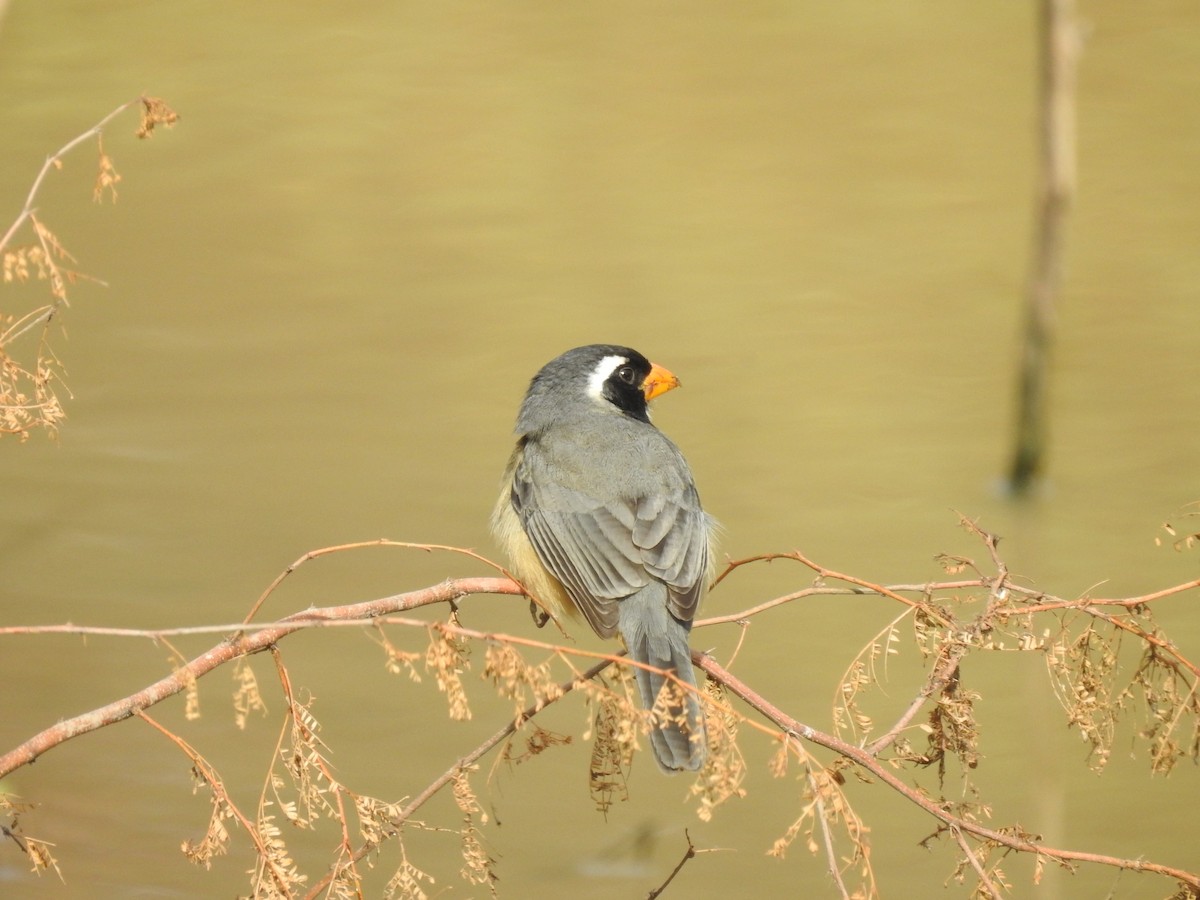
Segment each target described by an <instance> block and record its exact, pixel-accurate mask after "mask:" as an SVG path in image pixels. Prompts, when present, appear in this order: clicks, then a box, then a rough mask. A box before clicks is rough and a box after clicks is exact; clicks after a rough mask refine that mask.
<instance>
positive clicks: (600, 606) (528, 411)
mask: <svg viewBox="0 0 1200 900" xmlns="http://www.w3.org/2000/svg"><path fill="white" fill-rule="evenodd" d="M678 385H679V379H678V378H676V377H675V376H674V375H672V374H671V373H670V372H668V371H667V370H666V369H664V368H662V367H661V366H658V365H655V364H653V363H651V362H650V361H649V360H647V359H646V357H644V356H642V354H640V353H638V352H637V351H636V350H631V349H630V348H628V347H619V346H613V345H610V344H593V345H590V346H587V347H577V348H575V349H574V350H568V351H567V352H566V353H564V354H562V356H559V357H558V358H556V359H553V360H551V361H550V362H549V363H547V364H546V365H545V366H544V367H543V368H542V370H541V371H540V372H538V373H537V375H535V376H534V378H533V381H532V382H530V385H529V390H528V392H527V393H526V394H525V400H524V402H523V403H522V404H521V411H520V413H519V414H518V416H517V427H516V432H517V435H518V440H517V447H516V450H514V451H513V455H512V458H511V459H510V460H509V464H508V469H507V471H506V473H505V476H504V483H503V486H502V489H501V492H500V499H499V501H498V502H497V504H496V509H495V512H494V514H493V516H492V530H493V532H494V534H495V535H496V538H497V541H498V542H499V543H500V545H501V546H502V547H503V549H504V550H505V552H506V553H507V554H508V556H509V559H510V560H511V563H512V570H513V574H515V575H516V576H517V578H519V579H520V580H521V581H522V582H523V583H524V584H525V585H526V587H528V588H529V589H530V591H531V592H532V593H533V594H534V595H535V596H536V597H538V598H540V599H542V600H544V601H547V602H548V603H550V604H552V605H554V606H556V607H558V610H556V612H557V611H559V610H561V611H565V612H577V613H581V614H582V615H583V617H584V618H585V619H587V621H588V624H589V625H591V626H592V629H593V630H594V631H595V632H596V634H598V635H600V636H601V637H604V638H608V637H612V636H613V635H614V634H616V633H618V632H619V633H620V635H621V638H622V639H623V640H624V642H625V646H626V647H627V648H628V650H629V655H630V657H631V658H632V659H633V660H635V661H637V662H640V663H644V664H646V665H650V666H653V667H655V668H658V669H663V670H666V671H673V672H674V674H675V676H676V677H677V678H678V679H679V680H680V681H682V682H684V683H686V684H688V685H691V686H692V687H695V684H696V681H695V676H694V675H693V673H692V664H691V652H690V650H689V649H688V633H689V632H690V631H691V627H692V619H693V618H694V617H695V615H696V610H697V607H698V606H699V604H700V596H701V594H703V593H704V590H705V588H706V587H707V585H708V582H709V580H710V571H709V559H710V556H711V551H710V547H709V540H710V535H711V533H712V531H713V528H712V527H711V522H710V519H709V518H708V516H707V515H706V514H705V513H704V511H703V510H702V509H701V507H700V497H699V495H698V494H697V493H696V485H695V483H694V482H693V481H692V473H691V470H690V469H689V468H688V464H687V462H686V461H685V460H684V458H683V454H682V453H680V452H679V448H678V447H676V446H675V445H674V444H673V443H672V442H671V441H670V439H669V438H668V437H667V436H666V435H664V434H663V433H662V432H661V431H659V430H658V429H657V428H656V427H654V425H653V424H651V422H650V413H649V409H648V403H649V401H650V400H653V399H654V398H655V397H657V396H659V395H660V394H664V393H666V392H667V391H669V390H671V389H672V388H674V387H677V386H678ZM634 674H635V676H636V681H637V685H638V692H639V693H640V694H641V699H642V703H643V705H644V706H645V707H646V708H647V709H650V708H652V707H653V706H654V702H655V699H656V698H657V697H658V694H659V691H660V689H661V688H662V687H663V685H664V683H666V681H667V680H668V679H666V678H664V677H663V676H662V675H659V674H657V673H652V672H649V671H647V670H645V669H642V668H635V669H634ZM678 693H682V694H683V697H682V700H681V701H680V699H679V698H678V696H676V697H675V698H674V699H671V701H670V702H669V703H668V704H667V707H666V715H665V716H663V717H660V718H659V720H658V721H657V723H656V725H655V728H654V730H652V731H651V733H650V743H651V747H652V748H653V750H654V756H655V758H656V759H657V760H658V762H659V765H660V766H661V767H662V768H663V769H664V770H666V771H668V772H676V771H680V770H685V769H687V770H696V769H699V768H700V767H701V766H702V765H703V763H704V755H705V750H706V741H705V736H704V715H703V713H702V711H701V707H700V703H699V701H698V699H697V698H696V696H695V695H694V694H693V693H692V692H690V691H686V690H683V691H677V692H676V694H678ZM668 698H670V695H668Z"/></svg>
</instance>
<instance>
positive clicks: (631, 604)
mask: <svg viewBox="0 0 1200 900" xmlns="http://www.w3.org/2000/svg"><path fill="white" fill-rule="evenodd" d="M617 627H618V628H619V629H620V632H621V637H622V638H624V639H625V646H626V647H627V648H628V649H629V656H630V658H631V659H633V660H634V661H635V662H640V663H645V664H646V665H649V666H654V667H655V668H656V669H667V670H674V672H675V676H676V677H677V678H678V679H679V680H680V681H682V682H684V683H685V684H689V685H691V686H692V687H695V686H696V677H695V675H694V674H693V673H692V654H691V650H690V649H689V648H688V632H689V631H690V630H691V625H690V623H684V622H680V621H679V620H678V619H676V618H675V617H674V616H672V615H671V613H670V611H669V610H668V609H667V589H666V586H665V585H663V584H662V583H660V582H652V583H650V584H648V585H647V586H646V587H644V588H642V589H641V590H640V591H638V592H637V593H636V594H634V595H632V596H630V597H626V598H625V599H624V600H622V601H621V617H620V620H619V622H618V625H617ZM633 672H634V677H635V678H636V679H637V686H638V693H640V694H641V695H642V705H643V706H644V707H646V709H653V708H654V703H655V700H656V699H657V698H658V693H659V691H660V690H662V687H663V685H664V684H667V683H669V682H670V679H668V678H665V677H663V676H662V675H659V674H658V673H657V672H648V671H646V670H645V669H640V668H634V670H633ZM675 688H676V691H675V692H673V693H671V694H668V697H669V698H671V702H670V703H668V704H667V707H666V711H665V715H663V716H661V717H659V719H658V721H657V723H656V724H655V727H654V729H653V730H652V731H651V732H650V746H651V748H652V749H653V750H654V758H655V759H657V760H658V764H659V766H660V767H661V768H662V769H663V771H665V772H679V771H683V770H688V771H693V772H694V771H695V770H697V769H699V768H700V767H701V766H702V765H704V754H705V750H706V749H707V741H706V739H705V736H704V713H703V711H702V710H701V708H700V701H699V699H698V698H697V697H696V695H695V694H694V693H692V692H691V691H685V690H683V689H682V688H679V687H678V685H675ZM678 693H682V694H683V697H682V698H679V697H678V696H677V694H678ZM680 699H682V702H680Z"/></svg>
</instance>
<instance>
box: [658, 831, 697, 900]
mask: <svg viewBox="0 0 1200 900" xmlns="http://www.w3.org/2000/svg"><path fill="white" fill-rule="evenodd" d="M683 837H684V839H685V840H686V841H687V849H686V850H685V851H683V858H682V859H681V860H679V862H678V864H676V866H675V868H674V869H672V870H671V874H670V875H668V876H667V880H666V881H664V882H663V883H662V884H660V885H659V886H658V887H656V888H655V889H654V890H652V891H651V892H650V893H649V894H647V895H646V900H656V898H657V897H658V896H659V895H660V894H662V892H663V891H665V890H666V889H667V885H669V884H670V883H671V882H672V881H674V880H675V876H676V875H678V874H679V872H680V870H681V869H682V868H683V867H684V866H685V865H687V863H688V861H689V860H692V859H695V858H696V845H695V844H693V843H692V836H691V835H690V834H688V830H687V829H686V828H685V829H683Z"/></svg>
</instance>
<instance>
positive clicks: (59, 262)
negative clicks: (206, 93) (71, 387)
mask: <svg viewBox="0 0 1200 900" xmlns="http://www.w3.org/2000/svg"><path fill="white" fill-rule="evenodd" d="M139 104H140V105H141V107H142V120H141V124H140V125H139V127H138V130H137V132H136V133H137V135H138V137H149V136H150V135H151V134H152V133H153V130H154V128H155V126H157V125H167V126H169V125H173V124H174V123H175V122H176V121H177V120H178V118H179V116H178V115H177V114H176V113H175V112H174V111H173V110H171V108H170V107H169V106H167V104H166V103H165V102H164V101H163V100H161V99H159V98H157V97H140V98H138V99H137V100H133V101H130V102H129V103H124V104H122V105H121V106H119V107H117V109H115V110H114V111H113V112H111V113H109V115H107V116H105V117H104V119H102V120H101V121H100V122H99V123H97V124H96V125H95V126H93V127H92V128H90V129H88V130H87V131H85V132H84V133H83V134H81V135H79V136H78V137H76V138H74V139H72V140H71V141H69V142H68V143H67V144H65V145H64V146H63V147H61V148H60V149H59V150H58V151H57V152H56V153H53V154H51V155H50V157H49V158H48V159H47V160H46V162H45V164H44V165H43V166H42V170H41V172H39V173H38V175H37V177H36V178H35V179H34V183H33V187H32V188H31V189H30V191H29V195H28V197H27V198H26V200H25V207H24V208H23V209H22V210H21V212H20V213H19V214H18V215H17V218H16V219H15V220H14V221H13V223H12V225H10V226H9V228H8V229H7V231H5V233H4V234H3V236H0V278H2V279H3V283H4V284H5V285H13V284H19V283H23V282H44V283H45V286H46V290H47V292H48V293H49V302H48V303H42V304H38V305H36V306H34V308H32V309H29V310H26V311H24V312H21V313H14V312H9V311H6V310H5V308H4V306H5V305H4V304H0V436H3V435H5V434H8V435H13V436H15V437H17V438H18V439H19V440H22V441H23V440H26V439H28V437H29V435H30V433H31V432H32V431H34V430H41V431H44V432H46V433H48V434H51V435H53V434H55V433H56V432H57V430H58V426H59V425H60V424H61V422H62V421H63V419H64V418H65V415H66V414H65V412H64V411H63V406H62V401H61V400H60V398H59V395H58V392H59V390H60V389H61V388H62V387H63V366H62V363H61V362H60V360H59V358H58V356H57V355H56V354H55V352H54V350H53V347H52V346H51V342H50V326H51V323H52V322H53V321H54V319H55V318H56V317H57V316H58V314H59V312H60V311H61V309H62V308H63V307H65V306H67V305H68V304H69V302H70V301H69V297H68V290H69V288H70V287H71V286H72V285H74V284H75V283H76V282H78V281H79V280H81V279H87V276H85V275H83V274H82V273H80V272H78V271H76V270H75V269H74V268H73V266H74V264H75V262H76V260H75V258H74V257H73V256H72V255H71V254H70V253H69V252H68V251H67V249H66V247H64V246H63V243H62V241H60V240H59V238H58V236H57V235H56V234H55V233H54V231H52V230H51V229H50V227H49V226H48V225H47V224H46V223H45V221H43V220H42V219H41V218H40V217H39V216H38V213H37V211H36V209H35V206H34V202H35V200H36V198H37V194H38V191H39V189H40V188H41V185H42V183H43V181H44V180H45V178H46V176H47V174H49V172H51V171H52V170H58V169H61V168H62V167H63V160H64V157H66V155H67V154H68V153H69V152H70V151H71V150H72V149H74V148H75V147H76V146H78V145H79V144H81V143H84V142H86V141H88V140H90V139H91V138H93V137H94V138H95V139H96V144H97V157H98V163H97V173H96V183H95V187H94V188H93V190H92V198H93V199H94V200H95V201H96V202H97V203H99V202H103V201H104V200H105V199H108V200H110V201H113V202H115V201H116V199H117V185H118V184H119V183H120V181H121V175H120V173H119V172H117V169H116V165H115V164H114V162H113V159H112V157H111V156H109V155H108V153H107V152H106V151H105V149H104V141H103V133H104V128H105V126H106V125H107V124H108V123H109V122H110V121H111V120H112V119H114V118H116V117H117V116H118V115H120V114H121V113H122V112H124V111H125V110H126V109H128V108H130V107H131V106H134V105H139ZM25 226H28V229H27V232H26V233H27V234H28V237H27V238H25V239H24V240H25V242H24V243H20V242H18V238H19V236H20V235H21V234H22V232H23V229H24V228H25ZM88 280H95V279H88ZM25 335H29V336H30V343H31V344H32V346H29V347H21V348H20V350H18V348H17V346H16V345H17V344H18V341H19V339H20V338H22V337H23V336H25Z"/></svg>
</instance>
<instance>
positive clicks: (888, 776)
mask: <svg viewBox="0 0 1200 900" xmlns="http://www.w3.org/2000/svg"><path fill="white" fill-rule="evenodd" d="M692 663H693V664H694V665H696V666H698V667H699V668H701V669H702V670H704V672H706V673H707V674H708V675H709V676H710V677H712V678H714V679H716V680H717V681H719V682H721V683H722V684H724V685H725V687H726V688H728V689H729V690H730V691H731V692H733V693H734V694H735V695H737V696H738V697H740V698H741V699H742V700H744V701H745V702H746V703H747V704H749V705H750V706H751V707H753V708H754V709H755V710H757V711H758V712H759V713H761V714H762V715H763V716H765V717H766V718H767V719H768V720H769V721H770V722H772V723H773V724H774V725H775V726H776V727H778V728H780V729H781V730H782V731H783V732H784V734H787V735H792V736H798V737H802V738H804V740H806V741H810V742H812V743H814V744H817V745H819V746H821V747H825V748H826V749H828V750H832V751H833V752H834V753H837V754H838V755H839V756H843V757H845V758H846V759H848V760H850V761H852V762H854V763H856V764H857V765H859V766H860V767H862V768H863V769H865V770H866V771H868V772H870V773H871V775H873V776H874V777H875V778H877V779H879V780H880V781H882V782H883V783H884V784H886V785H887V786H888V787H890V788H891V789H892V790H894V791H896V792H897V793H898V794H900V795H901V796H903V797H904V798H905V799H906V800H908V801H909V802H910V803H912V804H914V805H915V806H918V807H919V808H921V809H922V810H924V811H925V812H926V813H928V814H929V815H930V816H932V817H933V818H935V819H937V820H938V821H939V822H942V823H944V824H945V825H947V826H952V827H955V828H959V829H961V830H962V831H964V832H967V833H968V834H972V835H974V836H975V837H978V838H981V839H983V840H986V841H991V842H993V843H995V844H998V845H1000V846H1003V847H1008V848H1010V849H1012V850H1017V851H1020V852H1022V853H1033V854H1040V855H1042V856H1046V857H1050V858H1053V859H1058V860H1063V861H1073V862H1089V863H1097V864H1100V865H1106V866H1114V867H1116V868H1121V869H1130V870H1132V871H1135V872H1153V873H1156V874H1158V875H1163V876H1166V877H1168V878H1175V879H1178V880H1179V881H1182V882H1183V883H1185V884H1187V885H1188V886H1189V887H1191V888H1192V889H1193V890H1195V891H1200V874H1197V873H1194V872H1188V871H1185V870H1183V869H1178V868H1175V867H1173V866H1166V865H1161V864H1159V863H1152V862H1147V861H1145V860H1141V859H1122V858H1120V857H1115V856H1106V855H1104V854H1102V853H1089V852H1085V851H1080V850H1060V849H1057V848H1054V847H1047V846H1045V845H1044V844H1038V843H1035V842H1033V841H1029V840H1025V839H1024V838H1020V837H1015V836H1013V835H1009V834H1005V833H1003V832H1001V831H996V830H995V829H992V828H986V827H984V826H982V825H979V824H977V823H975V822H972V821H970V820H968V819H964V818H961V817H959V816H955V815H954V814H952V813H950V812H949V811H947V810H946V809H944V808H943V807H942V806H941V805H940V804H938V803H937V802H936V801H934V800H932V799H930V798H929V797H928V796H926V795H925V794H924V793H923V792H922V791H919V790H917V789H915V788H911V787H909V786H908V785H907V784H905V783H904V782H903V781H901V780H900V779H899V778H898V777H897V776H896V775H895V774H893V773H892V771H891V770H890V769H889V768H888V767H887V766H886V765H884V764H883V763H881V762H880V761H879V760H877V759H876V758H875V757H874V756H872V755H871V753H870V752H869V751H868V750H866V749H865V748H862V747H856V746H854V745H853V744H848V743H846V742H845V741H843V740H840V739H838V738H836V737H834V736H833V735H829V734H825V733H824V732H821V731H817V730H816V729H815V728H813V727H811V726H809V725H806V724H804V723H803V722H801V721H799V720H798V719H795V718H793V717H792V716H789V715H788V714H787V713H785V712H784V711H783V710H781V709H780V708H779V707H777V706H776V705H775V704H773V703H771V702H770V701H769V700H767V699H766V698H765V697H763V696H762V695H760V694H759V693H758V692H757V691H755V690H754V689H753V688H751V687H750V686H749V685H747V684H746V683H745V682H743V681H742V680H741V679H739V678H737V677H736V676H734V675H733V674H732V673H730V672H728V671H726V670H725V669H724V668H723V667H722V666H721V665H720V664H719V663H718V662H717V661H716V660H715V659H713V658H712V657H711V656H708V655H707V654H704V653H699V652H693V653H692Z"/></svg>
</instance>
